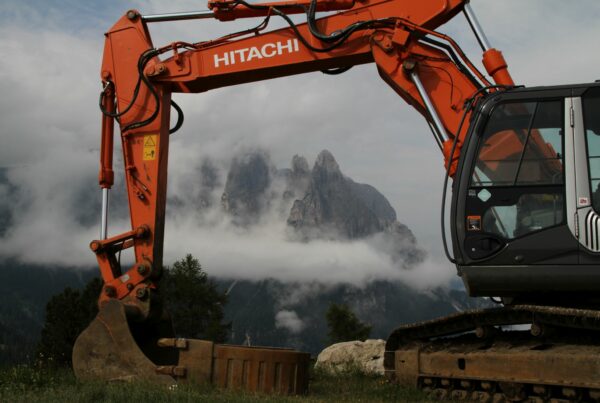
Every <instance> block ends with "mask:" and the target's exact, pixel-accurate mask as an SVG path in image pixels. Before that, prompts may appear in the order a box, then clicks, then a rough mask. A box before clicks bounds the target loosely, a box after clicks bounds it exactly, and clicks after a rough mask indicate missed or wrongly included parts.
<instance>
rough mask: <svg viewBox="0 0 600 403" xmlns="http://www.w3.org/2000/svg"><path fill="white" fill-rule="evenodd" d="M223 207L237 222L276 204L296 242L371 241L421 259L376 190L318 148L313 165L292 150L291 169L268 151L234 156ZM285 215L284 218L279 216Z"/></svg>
mask: <svg viewBox="0 0 600 403" xmlns="http://www.w3.org/2000/svg"><path fill="white" fill-rule="evenodd" d="M221 200H222V204H223V209H224V210H225V211H226V212H227V213H229V214H231V215H232V216H233V217H234V221H235V222H236V223H238V224H240V225H249V224H251V223H255V222H257V220H258V218H259V217H260V216H261V215H262V214H264V213H265V212H266V211H268V210H269V209H270V208H274V207H275V206H279V208H280V210H281V211H280V213H282V214H284V215H286V216H287V218H285V220H286V222H287V225H288V226H289V227H290V228H292V229H293V233H294V236H295V237H296V238H297V240H298V241H301V242H308V241H310V240H313V239H323V238H325V239H333V240H357V239H365V240H368V241H370V242H371V243H372V244H373V245H374V246H375V247H376V248H378V249H379V250H381V251H382V252H384V253H386V254H387V255H388V256H390V258H391V259H392V260H393V261H395V262H399V263H400V264H401V265H402V266H404V267H409V266H412V265H414V264H415V263H418V262H420V261H422V260H423V258H424V256H425V254H424V252H423V251H422V250H421V249H420V248H419V247H418V245H417V241H416V239H415V237H414V235H413V233H412V231H411V230H410V229H409V228H408V227H407V226H406V225H404V224H402V223H400V222H398V221H397V216H396V211H395V210H394V208H393V207H392V206H391V204H390V202H389V201H388V200H387V199H386V198H385V196H383V195H382V194H381V193H380V192H379V191H378V190H377V189H375V188H374V187H373V186H371V185H368V184H362V183H357V182H355V181H353V180H352V179H351V178H349V177H347V176H345V175H344V174H343V173H342V171H341V169H340V167H339V165H338V163H337V161H336V160H335V157H334V156H333V154H332V153H331V152H329V151H327V150H323V151H321V153H319V155H318V156H317V159H316V160H315V163H314V165H313V167H312V169H309V165H308V162H307V160H306V158H304V157H301V156H298V155H295V156H294V157H293V158H292V163H291V168H284V169H277V168H276V167H274V166H273V164H272V163H271V162H270V159H269V157H268V154H267V153H266V152H251V153H247V154H243V155H242V156H240V157H236V158H234V159H233V161H232V163H231V168H230V170H229V173H228V174H227V183H226V184H225V190H224V192H223V196H222V198H221ZM282 218H283V217H282Z"/></svg>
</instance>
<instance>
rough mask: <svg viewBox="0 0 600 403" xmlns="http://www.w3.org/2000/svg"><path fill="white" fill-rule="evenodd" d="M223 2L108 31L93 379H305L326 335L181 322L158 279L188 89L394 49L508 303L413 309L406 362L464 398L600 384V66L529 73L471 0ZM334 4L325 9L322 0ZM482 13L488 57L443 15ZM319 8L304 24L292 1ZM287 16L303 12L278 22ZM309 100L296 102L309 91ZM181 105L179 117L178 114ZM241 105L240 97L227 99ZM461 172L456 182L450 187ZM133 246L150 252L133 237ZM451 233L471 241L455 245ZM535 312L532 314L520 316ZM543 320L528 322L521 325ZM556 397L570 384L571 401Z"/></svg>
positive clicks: (388, 72)
mask: <svg viewBox="0 0 600 403" xmlns="http://www.w3.org/2000/svg"><path fill="white" fill-rule="evenodd" d="M208 8H209V10H210V11H201V12H189V13H174V14H160V15H143V14H140V13H139V12H138V11H135V10H130V11H128V12H127V13H126V14H125V15H124V16H123V17H122V18H121V19H120V20H119V21H118V22H117V23H116V24H115V25H114V26H113V27H112V28H111V29H110V30H109V31H108V32H107V33H106V42H105V48H104V59H103V62H102V70H101V78H102V83H103V89H102V92H101V96H100V109H101V111H102V114H103V120H102V145H101V161H100V175H99V181H100V186H101V188H102V195H103V197H102V199H103V203H102V227H101V228H102V229H101V236H100V239H98V240H94V241H92V243H91V245H90V247H91V249H92V251H93V252H94V253H95V254H96V256H97V259H98V263H99V266H100V271H101V274H102V278H103V280H104V287H103V290H102V294H101V296H100V299H99V308H100V309H99V314H98V316H97V318H96V319H95V320H94V321H93V322H92V323H91V324H90V326H89V327H88V328H87V329H86V330H85V331H84V332H83V333H82V334H81V335H80V337H79V338H78V340H77V342H76V345H75V348H74V351H73V365H74V369H75V373H76V375H77V376H78V377H80V378H82V379H90V378H93V379H105V380H111V379H146V380H152V381H157V382H158V381H160V382H166V383H172V382H175V381H178V382H185V381H192V382H212V383H215V384H218V385H220V386H223V387H242V388H246V389H248V390H262V391H276V392H278V393H303V392H305V391H306V390H307V386H308V375H307V366H308V363H309V360H308V356H307V354H304V353H301V352H297V351H292V350H286V349H273V348H248V347H241V346H229V345H218V344H213V343H211V342H208V341H202V340H188V339H178V338H175V337H174V336H173V331H172V326H171V324H170V320H169V317H168V313H166V312H165V311H164V310H163V308H162V307H161V304H160V298H158V294H159V290H158V282H157V281H158V279H159V278H160V275H161V267H162V257H163V236H164V222H165V203H166V184H167V160H168V150H169V134H170V133H172V132H174V131H175V130H177V129H178V128H179V127H180V126H181V124H182V122H183V113H182V111H181V109H180V108H179V107H178V106H177V105H176V104H175V103H174V102H173V101H172V100H171V94H172V93H174V92H182V93H196V92H204V91H208V90H211V89H214V88H219V87H224V86H230V85H237V84H242V83H248V82H254V81H259V80H266V79H271V78H276V77H283V76H289V75H295V74H301V73H308V72H317V71H320V72H323V73H326V74H340V73H343V72H344V71H346V70H348V69H349V68H351V67H352V66H354V65H358V64H366V63H374V64H375V65H376V67H377V71H378V73H379V75H380V76H381V78H382V79H383V80H384V81H385V82H386V83H388V84H389V85H390V86H391V87H392V89H393V90H394V91H396V93H397V94H398V95H400V96H401V97H402V98H403V99H404V100H405V101H406V102H407V103H408V104H409V105H411V106H412V107H414V108H415V109H416V110H417V111H418V112H419V113H421V114H422V115H423V117H424V118H425V119H426V121H427V122H428V124H429V126H430V128H431V132H432V133H433V136H434V138H435V140H436V142H437V144H438V145H439V147H440V150H441V151H442V154H443V156H444V159H445V166H446V181H448V180H449V178H452V179H453V180H452V187H451V189H452V195H451V208H450V218H449V220H448V221H449V224H450V226H449V233H450V234H451V242H452V246H451V248H449V247H448V246H447V241H446V238H445V234H446V230H447V229H446V228H445V221H446V219H445V217H444V213H445V211H446V208H445V206H444V204H445V203H442V204H443V205H442V210H441V211H442V234H443V244H444V245H443V247H444V250H445V252H446V254H447V256H448V258H449V259H450V260H451V261H452V262H453V263H455V264H456V267H457V271H458V275H459V276H460V277H461V278H462V280H463V282H464V284H465V286H466V289H467V290H468V292H469V294H470V295H471V296H488V297H493V298H499V300H498V302H499V303H501V305H499V306H498V307H497V308H492V309H485V310H478V311H470V312H465V313H460V314H456V315H453V316H449V317H444V318H440V319H436V320H432V321H428V322H424V323H417V324H411V325H404V326H401V327H399V328H398V329H396V330H394V331H393V332H392V334H391V335H390V337H389V338H388V340H387V344H386V352H385V362H384V365H385V370H386V374H387V376H388V378H389V379H390V380H393V381H397V382H402V383H407V384H411V385H416V386H419V387H421V388H423V389H426V390H429V391H431V392H432V393H433V394H434V395H436V396H438V397H440V398H444V397H452V398H454V399H468V400H480V401H494V402H499V401H503V399H504V400H509V401H532V402H533V401H535V402H538V401H539V402H543V401H576V400H580V401H592V400H596V401H597V400H599V399H600V379H599V377H598V373H600V360H599V359H597V357H598V356H599V354H598V353H600V346H598V345H597V342H596V341H597V339H598V337H597V335H598V333H597V332H598V330H600V310H598V299H599V298H598V295H599V294H598V291H600V269H599V268H598V267H599V266H598V262H600V255H599V253H600V215H599V214H598V213H597V212H600V191H599V190H598V189H600V174H599V173H598V172H599V167H600V166H599V165H598V161H600V160H599V159H598V158H600V84H596V83H590V84H582V85H571V86H555V87H537V88H525V87H522V86H515V85H514V82H513V80H512V78H511V76H510V74H509V72H508V68H507V64H506V62H505V60H504V58H503V56H502V54H501V52H499V51H498V50H496V49H494V48H493V47H492V46H491V45H490V43H489V41H488V39H487V38H486V36H485V34H484V31H483V29H482V27H481V26H480V24H479V23H478V21H477V18H476V16H475V13H474V12H473V10H472V8H471V6H470V4H469V1H468V0H422V1H412V0H297V1H293V0H292V1H281V2H273V3H248V2H246V1H244V0H222V1H221V0H216V1H210V2H209V3H208ZM318 12H329V13H328V14H326V15H325V16H324V17H322V18H317V17H316V13H318ZM459 13H463V14H464V16H465V17H466V20H467V22H468V24H469V25H470V28H471V29H472V31H473V33H474V35H475V37H476V39H477V41H478V43H479V45H480V46H481V49H482V52H483V66H484V68H485V70H486V73H485V74H484V73H482V72H480V71H479V70H478V69H477V68H476V67H475V66H474V64H473V63H471V62H470V61H469V59H468V58H467V57H466V55H465V54H464V52H463V51H462V50H461V48H460V47H459V46H458V44H457V43H456V42H455V41H454V40H453V39H452V38H450V37H448V36H446V35H444V34H441V33H439V32H438V31H436V29H437V28H438V27H439V26H440V25H442V24H444V23H446V22H447V21H449V20H450V19H452V18H454V17H455V16H456V15H457V14H459ZM293 14H304V15H305V16H306V22H305V23H302V24H299V23H296V22H294V20H293V19H292V18H291V17H290V16H291V15H293ZM258 17H260V18H262V21H261V22H260V23H259V24H258V25H257V26H256V27H254V28H251V29H247V30H244V31H240V32H235V33H232V34H229V35H226V36H223V37H220V38H217V39H211V40H204V41H200V42H194V43H188V42H174V43H170V44H167V45H165V46H162V47H155V46H154V45H153V43H152V40H151V37H150V34H149V31H148V24H151V23H158V22H165V21H178V20H187V19H207V18H215V19H218V20H220V21H231V20H234V19H238V18H258ZM272 18H281V19H283V20H284V21H285V23H286V24H287V25H286V27H285V28H282V29H276V30H271V31H269V30H267V28H268V25H269V23H270V20H271V19H272ZM291 107H293V105H291ZM171 109H174V110H175V111H176V112H177V115H178V119H177V123H176V124H175V126H174V127H172V128H170V127H169V125H170V113H171ZM223 112H226V111H223ZM115 120H116V121H117V122H118V124H119V126H120V133H121V142H122V149H123V161H124V176H125V182H126V186H127V193H128V197H129V207H130V212H131V230H130V231H128V232H126V233H123V234H119V235H114V236H111V237H108V235H107V216H108V215H107V212H108V191H109V189H110V188H111V186H112V184H113V177H114V173H113V167H112V159H113V138H114V132H113V128H114V122H115ZM446 188H447V182H446V184H445V186H444V190H443V200H444V201H445V200H446ZM126 248H133V249H134V251H135V264H134V265H133V266H131V267H121V264H120V262H119V259H118V258H117V254H118V253H120V251H122V250H123V249H126ZM450 249H451V250H450ZM513 325H524V326H517V327H515V326H513ZM515 329H528V330H515ZM553 399H554V400H553Z"/></svg>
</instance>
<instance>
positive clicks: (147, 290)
mask: <svg viewBox="0 0 600 403" xmlns="http://www.w3.org/2000/svg"><path fill="white" fill-rule="evenodd" d="M465 3H466V2H465V1H464V0H428V1H420V2H415V1H412V0H386V1H381V0H365V1H348V0H327V1H307V0H302V1H297V2H275V3H260V4H249V3H246V2H244V1H235V0H233V1H231V0H227V1H214V2H210V3H209V7H210V8H211V9H212V10H213V12H214V13H213V15H212V16H213V17H214V18H218V19H220V20H232V19H235V18H245V17H256V16H265V20H264V21H263V22H262V23H261V24H260V25H258V26H257V27H256V28H253V29H250V30H246V31H242V32H239V33H235V34H230V35H227V36H224V37H221V38H217V39H214V40H209V41H201V42H197V43H184V42H175V43H171V44H169V45H166V46H164V47H161V48H157V49H155V48H154V45H153V44H152V40H151V38H150V34H149V32H148V29H147V25H146V22H145V19H144V17H143V16H142V15H140V13H138V12H137V11H135V10H131V11H129V12H127V13H126V15H124V16H123V17H122V18H121V19H120V20H119V21H118V22H117V23H116V24H115V25H114V26H113V27H112V28H111V29H110V30H109V31H108V32H107V33H106V42H105V47H104V59H103V62H102V71H101V77H102V82H103V84H104V87H105V89H104V91H103V92H102V95H101V99H100V104H101V108H102V109H103V111H104V117H103V120H102V147H101V161H100V173H99V182H100V186H101V187H102V188H103V189H109V188H110V187H111V186H112V184H113V176H114V174H113V169H112V153H113V125H114V120H115V119H117V120H118V123H119V125H120V128H121V142H122V149H123V159H124V164H125V178H126V184H127V193H128V198H129V208H130V212H131V226H132V230H131V231H129V232H127V233H125V234H121V235H118V236H113V237H111V238H107V235H106V224H105V221H106V217H103V221H104V224H103V228H104V230H103V235H102V237H101V238H102V239H100V240H95V241H93V242H92V244H91V248H92V250H93V251H94V252H95V253H96V256H97V259H98V263H99V265H100V271H101V274H102V277H103V280H104V283H105V285H104V289H103V293H102V295H101V297H100V305H102V304H103V303H105V302H107V301H109V300H112V299H118V300H121V301H123V302H124V303H126V304H127V305H129V306H133V307H137V310H138V311H139V312H140V314H141V316H143V317H145V316H147V315H150V313H151V311H152V308H151V304H150V303H149V301H150V300H151V298H150V295H151V294H152V292H153V290H154V289H155V288H156V282H155V281H156V279H157V278H159V277H160V270H161V265H162V255H163V238H164V221H165V202H166V185H167V161H168V149H169V122H170V104H171V94H172V93H173V92H184V93H196V92H204V91H208V90H211V89H214V88H219V87H225V86H230V85H235V84H242V83H247V82H253V81H259V80H266V79H270V78H275V77H283V76H288V75H294V74H300V73H306V72H312V71H324V72H336V71H340V69H345V68H348V67H351V66H353V65H358V64H364V63H373V62H374V63H375V64H376V66H377V69H378V72H379V74H380V76H381V77H382V79H383V80H384V81H385V82H386V83H388V84H389V85H390V86H391V87H392V88H393V89H394V90H395V91H396V92H397V93H398V94H399V95H400V96H401V97H402V98H403V99H404V100H405V101H406V102H408V103H409V104H410V105H412V106H413V107H414V108H416V109H417V110H418V111H419V112H420V113H421V114H423V115H424V116H425V118H426V119H427V120H428V121H429V122H430V123H431V124H433V125H434V126H436V124H437V127H436V131H437V136H438V138H437V141H438V144H439V145H440V147H441V149H442V151H443V153H444V155H445V158H446V164H450V174H451V175H453V173H454V170H455V166H456V161H457V159H458V155H460V147H461V145H462V140H463V138H464V136H465V134H466V131H467V125H463V126H460V122H461V118H464V117H465V116H463V115H466V118H467V119H468V113H466V112H465V103H466V101H467V100H468V99H469V98H470V97H472V96H473V95H474V94H476V93H477V91H478V90H479V89H480V88H481V87H482V86H488V85H490V83H489V82H488V80H487V79H486V78H485V77H484V76H483V74H481V73H480V72H479V71H477V69H476V68H475V67H474V66H473V64H472V63H471V62H470V61H469V60H468V59H467V58H466V57H465V56H464V54H463V52H462V51H461V50H460V48H459V47H458V45H456V43H455V42H454V41H453V40H452V39H451V38H449V37H447V36H445V35H442V34H439V33H437V32H435V29H436V28H437V27H438V26H439V25H441V24H443V23H445V22H447V21H448V20H450V19H451V18H453V17H454V16H455V15H456V14H457V13H459V12H460V11H462V10H463V9H464V8H465V7H466V6H465ZM340 9H342V10H344V11H341V12H339V13H336V14H333V15H329V16H327V17H324V18H321V19H313V17H314V13H315V12H316V11H331V10H340ZM298 12H306V13H307V15H308V21H307V23H304V24H299V25H295V24H293V23H292V22H291V20H289V18H288V17H287V15H288V14H293V13H298ZM273 17H282V18H284V19H286V20H287V21H288V22H289V23H290V26H289V27H287V28H283V29H277V30H274V31H269V32H267V31H265V28H266V27H267V25H268V23H269V19H270V18H273ZM443 48H445V49H446V50H447V51H444V50H442V49H443ZM448 50H449V51H448ZM449 53H452V54H453V55H454V58H453V57H450V56H449ZM165 54H169V55H170V57H169V58H167V59H165V60H161V59H160V58H159V56H161V55H165ZM483 63H484V66H485V67H486V69H487V72H488V73H489V74H490V75H491V76H492V77H493V79H494V81H495V84H498V85H512V84H513V82H512V79H511V78H510V75H509V73H508V71H507V66H506V62H505V61H504V59H503V58H502V55H501V53H500V52H498V51H497V50H495V49H493V48H490V49H487V50H486V51H485V53H484V55H483ZM419 86H420V88H419ZM424 97H427V98H428V99H429V102H430V104H431V106H432V107H433V110H434V111H435V112H437V114H433V113H432V111H431V108H429V109H428V107H427V105H426V101H427V100H426V99H424ZM115 111H118V112H115ZM440 125H442V126H443V127H439V126H440ZM442 132H443V133H442ZM455 139H456V149H455V151H454V153H453V157H452V161H449V158H450V152H451V149H452V145H453V144H454V140H455ZM105 238H107V239H105ZM128 247H133V248H134V250H135V260H136V263H135V265H134V266H132V267H130V268H128V269H125V270H123V269H122V268H121V267H120V263H119V262H118V259H117V258H116V255H117V253H118V252H119V251H121V250H122V249H124V248H128Z"/></svg>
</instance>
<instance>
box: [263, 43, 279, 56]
mask: <svg viewBox="0 0 600 403" xmlns="http://www.w3.org/2000/svg"><path fill="white" fill-rule="evenodd" d="M267 46H268V47H269V48H271V49H273V50H271V51H270V52H269V53H267ZM276 48H277V46H275V44H274V43H267V44H264V45H263V47H262V48H261V49H260V53H262V55H263V57H273V56H275V55H276V54H277V51H276V50H275V49H276Z"/></svg>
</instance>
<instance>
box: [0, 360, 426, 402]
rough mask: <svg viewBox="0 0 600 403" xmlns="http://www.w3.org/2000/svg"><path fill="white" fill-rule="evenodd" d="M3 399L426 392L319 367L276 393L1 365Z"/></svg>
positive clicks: (416, 396)
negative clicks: (92, 378)
mask: <svg viewBox="0 0 600 403" xmlns="http://www.w3.org/2000/svg"><path fill="white" fill-rule="evenodd" d="M0 401H2V402H27V403H32V402H53V403H54V402H69V403H73V402H86V403H87V402H138V401H139V402H298V403H300V402H302V403H303V402H390V401H394V402H419V401H430V400H429V399H428V398H427V396H426V395H425V394H423V393H422V392H420V391H418V390H416V389H410V388H406V387H401V386H398V385H392V384H389V383H388V382H387V381H386V380H385V379H384V378H382V377H378V376H370V375H365V374H362V373H359V372H357V371H348V372H345V373H342V374H339V375H335V376H334V375H329V374H327V373H325V372H323V371H318V370H317V371H314V372H313V374H312V376H311V381H310V392H309V393H308V395H306V396H292V397H285V396H272V395H265V394H256V393H247V392H243V391H231V390H223V389H218V388H215V387H212V386H210V385H204V386H202V385H195V386H192V385H184V384H180V385H178V387H177V388H175V389H174V390H169V389H168V388H165V387H164V386H159V385H149V384H142V383H110V384H107V383H102V382H80V381H78V380H76V379H75V377H74V376H73V373H72V371H70V370H67V369H61V370H42V369H34V368H30V367H15V368H7V369H0Z"/></svg>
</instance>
